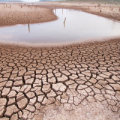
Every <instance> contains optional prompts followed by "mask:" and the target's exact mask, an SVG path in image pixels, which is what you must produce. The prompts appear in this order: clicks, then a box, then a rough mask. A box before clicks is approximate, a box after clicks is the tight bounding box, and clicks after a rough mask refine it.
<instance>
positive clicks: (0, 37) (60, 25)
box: [0, 9, 120, 45]
mask: <svg viewBox="0 0 120 120" xmlns="http://www.w3.org/2000/svg"><path fill="white" fill-rule="evenodd" d="M63 11H64V14H63ZM53 12H54V13H56V15H57V16H58V20H56V21H51V22H46V23H40V24H27V25H16V26H11V27H4V28H3V27H1V28H0V42H4V43H7V42H11V43H30V44H37V45H38V44H63V43H73V42H83V41H85V40H88V39H89V40H91V39H96V38H107V37H117V36H120V32H119V31H120V23H119V22H116V21H112V20H109V19H106V18H103V17H99V16H96V15H92V14H88V13H85V12H82V11H78V10H76V11H75V10H69V9H55V10H54V11H53ZM26 28H27V29H26ZM5 36H10V37H5Z"/></svg>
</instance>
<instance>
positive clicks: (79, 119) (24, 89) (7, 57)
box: [0, 2, 120, 120]
mask: <svg viewBox="0 0 120 120" xmlns="http://www.w3.org/2000/svg"><path fill="white" fill-rule="evenodd" d="M49 4H50V3H49ZM52 4H54V5H50V6H47V5H42V6H40V8H37V10H36V7H35V9H34V8H33V7H32V6H26V5H25V6H24V7H23V9H22V10H21V8H20V7H21V5H12V7H13V8H14V9H16V11H12V10H13V9H11V8H12V7H11V8H8V7H7V8H5V9H6V10H5V12H4V14H3V11H2V10H4V8H1V6H2V7H4V5H0V12H1V13H0V16H1V15H2V17H0V19H2V20H3V19H5V21H0V25H1V26H4V25H13V24H22V23H23V24H26V23H27V22H31V23H36V22H45V21H46V22H47V21H50V20H55V19H57V18H56V16H55V15H54V14H53V13H52V10H53V9H54V8H62V7H63V8H73V9H81V10H83V11H87V12H91V13H94V12H95V9H94V7H93V6H92V4H90V5H89V6H92V7H89V9H88V8H87V6H88V5H87V4H86V5H84V8H83V6H82V7H80V6H79V5H78V4H77V5H78V7H77V5H76V3H75V4H73V3H72V4H71V3H66V5H65V3H61V2H54V3H52ZM63 5H64V6H63ZM17 7H18V8H17ZM41 7H42V8H41ZM9 9H11V11H12V12H11V13H9V12H8V11H9ZM17 10H18V11H19V12H18V11H17ZM20 10H21V11H20ZM24 10H25V11H27V12H28V13H25V14H23V13H24ZM89 10H90V11H89ZM98 11H99V9H98ZM98 11H97V12H95V13H94V14H98V13H99V12H98ZM13 13H14V14H13ZM18 13H19V15H21V16H18ZM31 13H36V14H35V16H33V14H31ZM43 13H44V15H43ZM38 14H40V17H42V20H43V21H41V20H38V21H37V20H36V17H38ZM104 14H105V15H106V17H110V18H112V19H113V18H114V19H115V20H118V19H119V20H120V18H119V16H118V18H116V17H115V16H116V14H115V15H114V12H110V16H109V10H108V12H107V13H104ZM111 14H113V16H111ZM118 14H119V13H118ZM8 15H9V16H8ZM11 15H15V17H11ZM99 15H102V16H104V15H103V10H102V13H100V14H99ZM25 16H26V18H25ZM6 18H10V19H11V20H10V19H6ZM32 18H34V19H33V20H32ZM13 19H14V21H13ZM22 20H23V21H22ZM29 20H31V21H29ZM27 24H28V23H27ZM18 119H22V120H28V119H29V120H91V119H92V120H98V119H99V120H119V119H120V39H119V38H118V39H113V40H109V41H102V42H95V43H93V42H90V43H85V44H84V43H82V44H74V45H73V44H71V45H65V46H57V47H30V46H29V47H28V46H27V47H26V46H16V45H4V44H0V120H18Z"/></svg>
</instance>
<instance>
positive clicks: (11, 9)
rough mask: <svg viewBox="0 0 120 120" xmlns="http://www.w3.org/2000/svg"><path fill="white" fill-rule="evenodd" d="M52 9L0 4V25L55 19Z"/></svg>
mask: <svg viewBox="0 0 120 120" xmlns="http://www.w3.org/2000/svg"><path fill="white" fill-rule="evenodd" d="M56 19H57V17H56V16H55V15H54V14H53V12H52V9H47V8H42V7H37V6H27V5H15V4H14V5H13V4H12V5H11V4H0V26H5V25H14V24H30V23H41V22H48V21H53V20H56Z"/></svg>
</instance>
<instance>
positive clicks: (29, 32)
mask: <svg viewBox="0 0 120 120" xmlns="http://www.w3.org/2000/svg"><path fill="white" fill-rule="evenodd" d="M28 31H29V33H30V25H29V24H28Z"/></svg>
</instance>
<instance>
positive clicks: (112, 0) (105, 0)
mask: <svg viewBox="0 0 120 120" xmlns="http://www.w3.org/2000/svg"><path fill="white" fill-rule="evenodd" d="M23 1H24V0H0V2H23ZM30 1H31V0H30ZM47 1H73V2H74V1H76V2H98V3H112V4H117V3H119V4H120V0H39V2H47ZM33 2H34V0H33Z"/></svg>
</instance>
